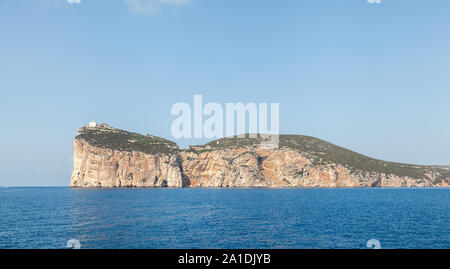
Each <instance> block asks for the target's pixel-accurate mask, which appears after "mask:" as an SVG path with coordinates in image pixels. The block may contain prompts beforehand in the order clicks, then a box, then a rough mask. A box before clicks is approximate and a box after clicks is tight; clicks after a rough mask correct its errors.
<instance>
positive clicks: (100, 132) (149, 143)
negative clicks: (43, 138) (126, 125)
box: [76, 124, 179, 155]
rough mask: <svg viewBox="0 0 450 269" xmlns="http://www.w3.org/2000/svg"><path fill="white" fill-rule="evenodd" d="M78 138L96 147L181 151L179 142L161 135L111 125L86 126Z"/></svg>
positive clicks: (145, 150)
mask: <svg viewBox="0 0 450 269" xmlns="http://www.w3.org/2000/svg"><path fill="white" fill-rule="evenodd" d="M76 139H83V140H85V141H87V142H88V143H89V144H91V145H92V146H95V147H99V148H104V149H116V150H123V151H139V152H143V153H148V154H154V155H155V154H158V153H159V154H172V153H176V152H178V151H179V149H178V146H177V144H175V143H174V142H172V141H169V140H166V139H164V138H161V137H157V136H151V135H141V134H137V133H131V132H127V131H124V130H119V129H115V128H112V127H109V126H108V125H106V124H101V125H98V126H97V127H84V128H81V129H80V130H79V132H78V135H77V137H76Z"/></svg>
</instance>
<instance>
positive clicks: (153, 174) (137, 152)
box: [70, 125, 450, 188]
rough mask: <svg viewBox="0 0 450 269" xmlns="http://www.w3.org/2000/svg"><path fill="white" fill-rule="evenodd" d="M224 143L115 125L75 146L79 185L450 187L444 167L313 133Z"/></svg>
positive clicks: (86, 132)
mask: <svg viewBox="0 0 450 269" xmlns="http://www.w3.org/2000/svg"><path fill="white" fill-rule="evenodd" d="M260 145H261V140H260V139H259V138H224V139H220V140H217V141H213V142H211V143H208V144H206V145H204V146H195V147H189V148H188V149H186V150H180V149H179V148H178V147H177V146H176V144H175V143H173V142H170V141H168V140H165V139H162V138H159V137H155V136H150V135H147V136H142V135H139V134H135V133H130V132H126V131H123V130H118V129H114V128H111V127H109V126H107V125H100V126H96V127H84V128H81V129H80V130H79V132H78V135H77V137H76V138H75V142H74V171H73V175H72V179H71V182H70V186H72V187H108V188H111V187H269V188H283V187H432V186H449V184H450V171H449V170H446V169H442V168H439V167H432V166H419V165H408V164H400V163H391V162H385V161H380V160H375V159H372V158H369V157H366V156H363V155H361V154H358V153H355V152H352V151H350V150H346V149H344V148H340V147H338V146H335V145H333V144H330V143H328V142H325V141H322V140H319V139H316V138H313V137H307V136H297V135H282V136H280V143H279V147H278V148H275V149H267V148H265V147H261V146H260Z"/></svg>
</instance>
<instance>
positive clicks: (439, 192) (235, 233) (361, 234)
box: [0, 187, 450, 249]
mask: <svg viewBox="0 0 450 269" xmlns="http://www.w3.org/2000/svg"><path fill="white" fill-rule="evenodd" d="M70 240H72V241H70ZM370 240H372V241H370ZM374 240H375V241H374ZM368 241H369V242H372V243H373V242H378V245H376V244H372V243H370V246H368ZM68 242H72V244H69V245H68ZM73 242H77V243H79V244H78V245H77V244H73ZM68 247H70V248H72V247H80V248H86V249H116V248H117V249H186V248H188V249H198V248H208V249H210V248H214V249H216V248H221V249H222V248H224V249H237V248H238V249H265V248H274V249H365V248H368V247H369V248H373V247H380V248H386V249H448V248H450V189H448V188H420V189H419V188H418V189H416V188H400V189H384V188H362V189H359V188H354V189H345V188H344V189H197V188H187V189H165V188H164V189H163V188H156V189H71V188H68V187H54V188H53V187H52V188H32V187H28V188H18V187H17V188H0V248H1V249H53V248H57V249H65V248H68Z"/></svg>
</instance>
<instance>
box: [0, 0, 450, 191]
mask: <svg viewBox="0 0 450 269" xmlns="http://www.w3.org/2000/svg"><path fill="white" fill-rule="evenodd" d="M449 12H450V1H448V0H433V1H426V0H382V1H378V0H377V1H375V0H373V1H371V0H321V1H319V0H302V1H298V0H283V1H274V0H265V1H262V0H246V1H238V0H111V1H98V0H0V93H1V99H0V123H1V132H0V186H67V185H68V184H69V181H70V175H71V172H72V168H73V165H72V154H73V138H74V137H75V135H76V133H77V129H78V128H80V127H82V126H84V125H86V124H87V123H88V122H89V121H91V120H96V121H97V122H104V123H107V124H109V125H111V126H114V127H117V128H120V129H125V130H129V131H134V132H139V133H143V134H147V133H149V134H152V135H157V136H161V137H164V138H167V139H171V140H173V141H175V142H177V143H178V144H179V145H180V146H181V147H185V146H187V145H191V144H201V143H204V142H205V140H204V139H203V140H202V139H200V140H199V139H197V140H196V139H190V140H186V139H178V140H177V139H173V138H172V137H171V132H170V130H171V129H170V127H171V123H172V122H173V120H174V119H175V117H174V116H172V115H171V114H170V110H171V107H172V105H173V104H175V103H177V102H186V103H189V104H193V96H194V95H195V94H202V95H203V101H204V103H208V102H217V103H220V104H225V103H227V102H232V103H237V102H242V103H248V102H254V103H261V102H267V103H273V102H277V103H279V104H280V132H281V133H284V134H303V135H310V136H314V137H317V138H320V139H324V140H327V141H329V142H331V143H334V144H337V145H339V146H342V147H346V148H348V149H351V150H354V151H357V152H359V153H362V154H365V155H368V156H370V157H374V158H378V159H383V160H388V161H395V162H405V163H414V164H438V165H450V154H449V152H450V124H449V123H448V116H449V115H450V105H449V103H450V30H449V29H450V16H449Z"/></svg>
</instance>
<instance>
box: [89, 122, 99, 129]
mask: <svg viewBox="0 0 450 269" xmlns="http://www.w3.org/2000/svg"><path fill="white" fill-rule="evenodd" d="M96 126H97V123H96V122H95V121H91V122H89V124H88V127H90V128H94V127H96Z"/></svg>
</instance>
